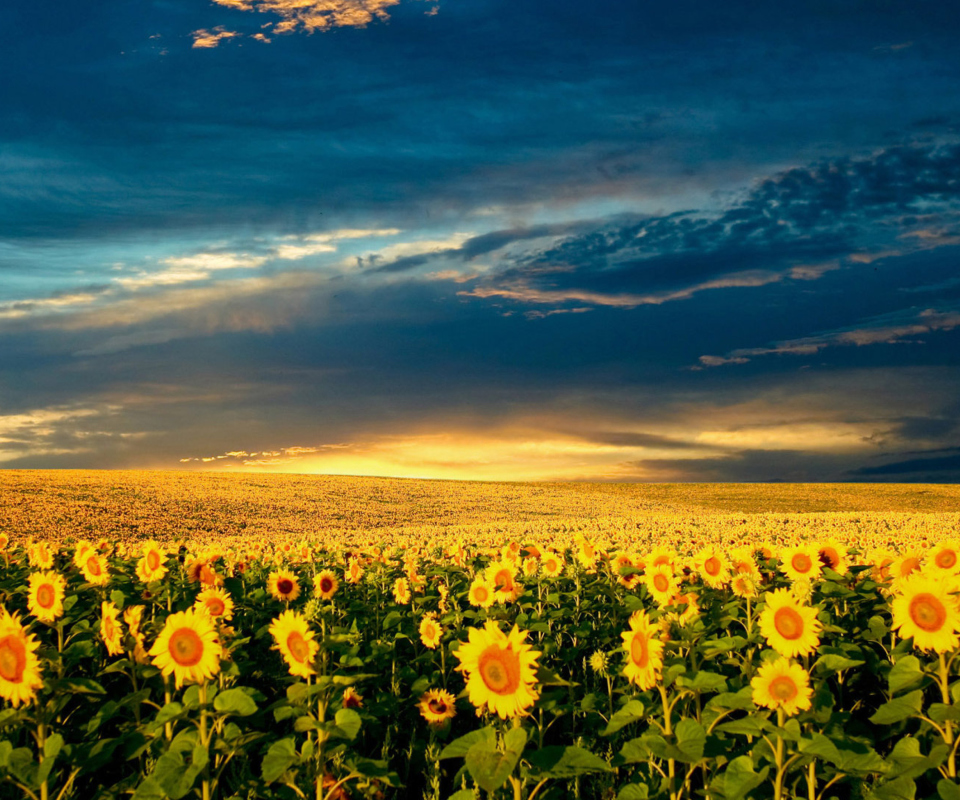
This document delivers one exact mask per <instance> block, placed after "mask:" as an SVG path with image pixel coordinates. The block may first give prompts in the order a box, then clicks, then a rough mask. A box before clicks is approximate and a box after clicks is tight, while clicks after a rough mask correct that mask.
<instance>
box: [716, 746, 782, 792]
mask: <svg viewBox="0 0 960 800" xmlns="http://www.w3.org/2000/svg"><path fill="white" fill-rule="evenodd" d="M768 772H770V767H764V768H763V769H762V770H760V772H754V771H753V759H752V758H750V756H740V757H739V758H735V759H733V761H731V762H730V763H729V764H728V765H727V768H726V769H725V770H724V772H723V775H722V776H721V780H722V787H723V795H724V797H725V798H726V800H740V798H742V797H745V796H746V795H747V794H748V793H749V792H751V791H752V790H753V789H756V788H757V787H758V786H759V785H760V784H761V783H763V782H764V781H765V780H766V779H767V773H768Z"/></svg>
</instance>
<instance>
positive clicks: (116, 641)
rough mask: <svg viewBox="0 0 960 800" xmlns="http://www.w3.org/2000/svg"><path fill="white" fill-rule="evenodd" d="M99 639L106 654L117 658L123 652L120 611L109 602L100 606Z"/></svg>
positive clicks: (104, 602) (105, 601)
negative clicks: (103, 645)
mask: <svg viewBox="0 0 960 800" xmlns="http://www.w3.org/2000/svg"><path fill="white" fill-rule="evenodd" d="M100 638H102V639H103V643H104V644H105V645H106V647H107V652H108V653H109V654H110V655H112V656H118V655H120V654H121V653H122V652H123V627H122V626H121V625H120V609H119V608H117V607H116V606H115V605H114V604H113V603H111V602H110V601H109V600H104V601H103V602H102V603H101V604H100Z"/></svg>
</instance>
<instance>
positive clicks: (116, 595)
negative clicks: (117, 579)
mask: <svg viewBox="0 0 960 800" xmlns="http://www.w3.org/2000/svg"><path fill="white" fill-rule="evenodd" d="M126 600H127V598H126V597H124V595H123V592H121V591H120V590H119V589H114V590H113V591H112V592H110V601H111V602H112V603H113V604H114V605H115V606H116V607H117V608H119V609H120V610H121V611H123V604H124V603H125V602H126Z"/></svg>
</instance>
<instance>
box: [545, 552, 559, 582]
mask: <svg viewBox="0 0 960 800" xmlns="http://www.w3.org/2000/svg"><path fill="white" fill-rule="evenodd" d="M563 566H564V563H563V556H561V555H558V554H557V553H554V552H553V551H552V550H548V551H547V552H546V553H544V555H543V558H542V559H540V569H541V570H542V571H543V574H544V575H545V576H546V577H547V578H556V577H557V576H558V575H560V573H562V572H563Z"/></svg>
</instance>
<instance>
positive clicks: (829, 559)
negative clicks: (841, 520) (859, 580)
mask: <svg viewBox="0 0 960 800" xmlns="http://www.w3.org/2000/svg"><path fill="white" fill-rule="evenodd" d="M817 556H818V557H819V559H820V564H821V565H822V566H823V567H827V568H829V569H832V570H833V571H834V572H836V573H837V574H838V575H846V573H847V571H848V570H849V569H850V564H849V562H848V559H847V548H846V547H844V546H843V545H842V544H840V543H839V542H838V541H837V540H836V539H827V541H825V542H824V543H823V544H821V545H819V546H818V547H817Z"/></svg>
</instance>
